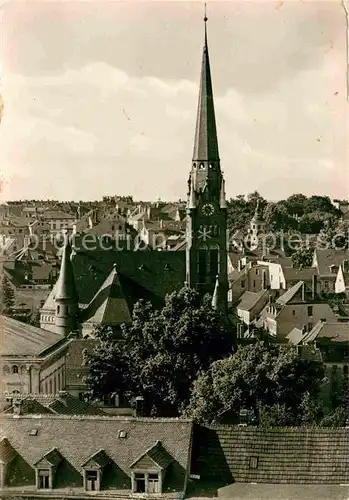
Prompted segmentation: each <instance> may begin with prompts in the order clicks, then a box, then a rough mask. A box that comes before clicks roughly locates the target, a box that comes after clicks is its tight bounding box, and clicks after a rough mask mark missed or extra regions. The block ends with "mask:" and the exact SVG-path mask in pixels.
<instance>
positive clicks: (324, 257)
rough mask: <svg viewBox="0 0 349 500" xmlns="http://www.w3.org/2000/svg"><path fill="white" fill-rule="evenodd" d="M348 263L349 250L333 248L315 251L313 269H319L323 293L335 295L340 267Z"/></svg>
mask: <svg viewBox="0 0 349 500" xmlns="http://www.w3.org/2000/svg"><path fill="white" fill-rule="evenodd" d="M347 261H349V250H335V249H331V248H330V249H321V248H317V249H315V250H314V256H313V262H312V267H315V268H316V269H317V272H318V277H319V279H318V281H319V283H320V284H321V285H320V291H321V293H323V294H328V293H335V284H336V280H337V275H338V270H339V267H340V265H341V264H344V265H345V266H346V265H347V264H346V262H347Z"/></svg>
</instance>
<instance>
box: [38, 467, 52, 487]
mask: <svg viewBox="0 0 349 500" xmlns="http://www.w3.org/2000/svg"><path fill="white" fill-rule="evenodd" d="M38 478H39V481H38V488H39V489H40V490H47V489H49V488H50V471H49V470H48V469H41V470H39V471H38Z"/></svg>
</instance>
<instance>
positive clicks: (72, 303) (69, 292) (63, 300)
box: [55, 234, 78, 335]
mask: <svg viewBox="0 0 349 500" xmlns="http://www.w3.org/2000/svg"><path fill="white" fill-rule="evenodd" d="M71 251H72V247H71V244H70V240H69V236H68V234H64V246H63V251H62V261H61V269H60V273H59V278H58V281H57V284H56V293H55V302H56V321H55V324H56V331H57V332H58V333H63V334H65V335H67V334H69V333H70V332H71V331H72V330H73V329H74V328H75V326H76V319H77V310H78V294H77V291H76V286H75V279H74V271H73V265H72V262H71V260H70V257H71Z"/></svg>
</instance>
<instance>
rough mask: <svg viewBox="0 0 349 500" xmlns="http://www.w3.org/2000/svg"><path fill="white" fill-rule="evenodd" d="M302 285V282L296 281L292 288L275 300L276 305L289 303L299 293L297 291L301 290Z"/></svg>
mask: <svg viewBox="0 0 349 500" xmlns="http://www.w3.org/2000/svg"><path fill="white" fill-rule="evenodd" d="M303 285H304V281H298V283H296V284H295V285H293V287H291V288H289V289H288V290H287V292H285V293H284V294H282V295H281V297H279V298H278V299H277V300H276V303H277V304H280V305H281V306H284V305H286V304H287V303H288V302H290V301H291V300H292V299H293V298H294V297H295V296H296V295H297V293H299V291H300V290H301V289H302V286H303Z"/></svg>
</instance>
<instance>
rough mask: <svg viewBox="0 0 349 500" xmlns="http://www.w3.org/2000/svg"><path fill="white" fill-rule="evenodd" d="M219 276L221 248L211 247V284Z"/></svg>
mask: <svg viewBox="0 0 349 500" xmlns="http://www.w3.org/2000/svg"><path fill="white" fill-rule="evenodd" d="M217 274H219V246H218V245H212V246H210V254H209V276H210V280H211V282H214V281H215V279H216V276H217Z"/></svg>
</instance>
